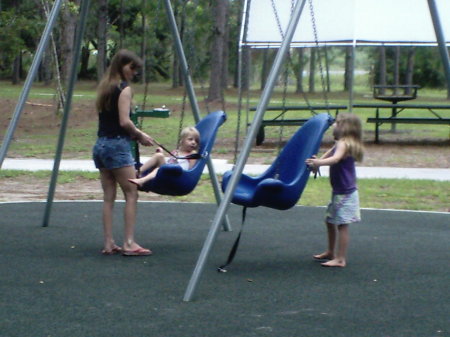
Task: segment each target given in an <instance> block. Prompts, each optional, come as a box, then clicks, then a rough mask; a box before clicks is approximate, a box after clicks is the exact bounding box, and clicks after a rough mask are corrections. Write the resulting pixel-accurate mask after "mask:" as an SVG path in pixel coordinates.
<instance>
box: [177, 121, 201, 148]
mask: <svg viewBox="0 0 450 337" xmlns="http://www.w3.org/2000/svg"><path fill="white" fill-rule="evenodd" d="M189 136H194V138H195V140H196V141H197V148H199V147H200V132H198V130H197V129H196V128H195V127H193V126H187V127H185V128H184V129H183V130H181V132H180V144H181V142H183V140H184V139H185V138H186V137H189Z"/></svg>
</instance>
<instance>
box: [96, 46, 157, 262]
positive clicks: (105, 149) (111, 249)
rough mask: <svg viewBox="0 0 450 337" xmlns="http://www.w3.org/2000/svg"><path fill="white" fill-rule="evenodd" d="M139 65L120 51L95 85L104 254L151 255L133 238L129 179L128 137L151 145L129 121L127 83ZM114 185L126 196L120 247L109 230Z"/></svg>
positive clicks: (134, 194)
mask: <svg viewBox="0 0 450 337" xmlns="http://www.w3.org/2000/svg"><path fill="white" fill-rule="evenodd" d="M141 66H142V60H141V59H140V58H139V57H138V56H136V55H135V54H134V53H133V52H130V51H128V50H120V51H119V52H118V53H117V54H116V55H115V56H114V57H113V59H112V60H111V65H110V66H109V68H108V69H107V71H106V73H105V75H104V77H103V79H102V80H101V82H100V84H99V86H98V88H97V101H96V107H97V111H98V116H99V124H98V132H97V136H98V138H97V142H96V144H95V145H94V148H93V158H94V162H95V166H96V167H97V168H98V169H99V170H100V180H101V184H102V189H103V231H104V245H103V250H102V253H103V254H105V255H112V254H116V253H122V254H123V255H125V256H144V255H151V254H152V252H151V250H150V249H146V248H143V247H141V246H140V245H138V244H137V243H136V242H135V240H134V226H135V221H136V208H137V199H138V192H137V188H136V185H135V184H131V183H130V182H129V181H128V179H130V178H134V177H135V176H136V172H135V169H134V159H133V156H132V153H131V147H130V140H132V139H133V140H136V141H138V142H139V143H140V144H142V145H145V146H150V145H153V139H152V138H151V137H150V136H149V135H147V134H146V133H144V132H142V131H141V130H139V129H137V128H136V126H135V125H134V123H133V122H132V121H131V120H130V112H131V106H132V97H133V93H132V90H131V87H130V86H129V83H130V82H131V81H132V80H133V78H134V77H135V76H136V75H137V72H138V70H139V68H141ZM117 184H119V186H120V188H121V189H122V191H123V194H124V197H125V210H124V221H125V234H124V241H123V246H122V247H119V246H118V245H116V243H115V241H114V238H113V233H112V227H113V208H114V202H115V200H116V194H117Z"/></svg>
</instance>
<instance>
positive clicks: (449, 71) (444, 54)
mask: <svg viewBox="0 0 450 337" xmlns="http://www.w3.org/2000/svg"><path fill="white" fill-rule="evenodd" d="M428 7H429V8H430V14H431V19H432V21H433V26H434V31H435V32H436V40H437V42H438V45H439V52H440V54H441V58H442V63H443V66H444V73H445V79H446V80H447V98H450V61H449V56H448V50H447V46H446V41H445V37H444V32H443V30H442V25H441V20H440V18H439V13H438V10H437V7H436V2H435V0H428Z"/></svg>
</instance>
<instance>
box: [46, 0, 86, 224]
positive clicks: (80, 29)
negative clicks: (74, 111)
mask: <svg viewBox="0 0 450 337" xmlns="http://www.w3.org/2000/svg"><path fill="white" fill-rule="evenodd" d="M89 5H90V0H82V2H81V7H80V20H79V22H78V25H77V30H76V33H75V40H74V45H73V46H74V54H73V60H72V65H71V68H70V77H69V83H68V85H67V93H66V105H65V106H64V114H63V118H62V121H61V127H60V129H59V138H58V145H57V148H56V154H55V159H54V162H53V171H52V177H51V181H50V185H49V188H48V195H47V203H46V207H45V214H44V220H43V223H42V227H47V226H48V222H49V218H50V212H51V207H52V205H53V198H54V195H55V188H56V181H57V179H58V171H59V165H60V163H61V156H62V151H63V148H64V140H65V136H66V130H67V124H68V121H69V114H70V109H71V105H72V97H73V90H74V87H75V82H76V80H77V71H78V64H79V60H80V54H81V43H82V41H83V36H84V31H85V28H86V22H87V14H88V10H89Z"/></svg>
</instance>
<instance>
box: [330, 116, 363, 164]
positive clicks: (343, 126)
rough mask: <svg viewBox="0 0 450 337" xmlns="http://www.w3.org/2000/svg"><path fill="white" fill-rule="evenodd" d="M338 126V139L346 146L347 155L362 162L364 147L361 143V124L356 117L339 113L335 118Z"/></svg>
mask: <svg viewBox="0 0 450 337" xmlns="http://www.w3.org/2000/svg"><path fill="white" fill-rule="evenodd" d="M336 123H337V125H338V133H339V134H338V137H337V138H338V139H339V140H342V141H344V143H345V145H346V146H347V154H348V155H350V156H352V157H353V158H355V160H356V161H362V160H363V157H364V145H363V141H362V123H361V119H359V117H358V116H356V115H355V114H352V113H340V114H339V115H338V116H337V118H336Z"/></svg>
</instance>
